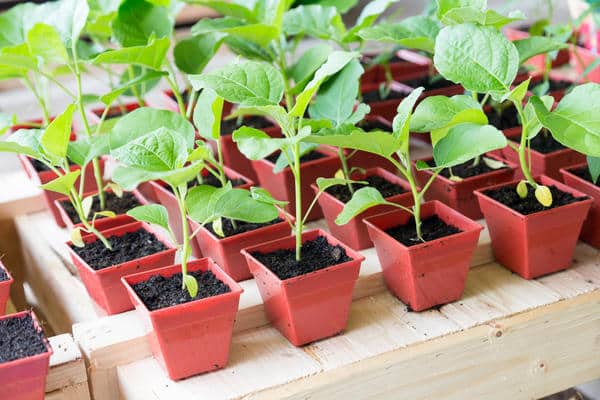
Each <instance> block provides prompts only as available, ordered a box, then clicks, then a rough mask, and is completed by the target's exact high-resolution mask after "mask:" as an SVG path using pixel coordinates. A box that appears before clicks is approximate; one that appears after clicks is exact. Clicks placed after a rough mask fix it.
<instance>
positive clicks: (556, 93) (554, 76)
mask: <svg viewBox="0 0 600 400" xmlns="http://www.w3.org/2000/svg"><path fill="white" fill-rule="evenodd" d="M548 77H549V78H550V81H551V82H552V81H567V82H573V76H572V74H566V73H564V72H563V71H562V70H558V71H550V74H549V76H548ZM543 79H544V76H543V73H535V74H532V75H531V83H530V84H529V88H530V89H531V87H532V86H533V85H534V84H536V83H539V82H542V80H543ZM573 83H574V82H573ZM548 94H549V95H550V96H552V97H554V101H555V102H559V101H561V100H562V98H563V97H565V95H566V94H567V90H566V89H559V90H551V91H549V92H548ZM528 95H529V96H531V95H533V93H531V90H530V92H529V93H528Z"/></svg>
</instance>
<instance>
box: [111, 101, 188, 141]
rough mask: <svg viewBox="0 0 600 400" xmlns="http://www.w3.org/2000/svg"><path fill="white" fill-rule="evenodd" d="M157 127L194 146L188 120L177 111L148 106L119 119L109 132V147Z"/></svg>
mask: <svg viewBox="0 0 600 400" xmlns="http://www.w3.org/2000/svg"><path fill="white" fill-rule="evenodd" d="M159 128H168V129H170V130H173V131H175V132H177V133H178V134H179V135H180V136H182V137H183V138H184V139H185V142H186V144H187V147H188V149H190V150H191V149H192V148H193V147H194V141H195V136H196V133H195V129H194V126H193V125H192V124H191V123H190V121H188V120H187V119H186V118H185V117H183V116H181V115H180V114H178V113H175V112H172V111H168V110H158V109H154V108H149V107H141V108H138V109H136V110H134V111H132V112H130V113H128V114H127V115H125V116H124V117H122V118H120V119H119V121H118V122H117V123H116V125H115V126H114V127H113V129H112V131H111V132H110V147H111V149H113V150H114V149H116V148H118V147H120V146H123V145H124V144H126V143H128V142H130V141H132V140H134V139H136V138H139V137H140V136H143V135H146V134H147V133H150V132H152V131H155V130H156V129H159Z"/></svg>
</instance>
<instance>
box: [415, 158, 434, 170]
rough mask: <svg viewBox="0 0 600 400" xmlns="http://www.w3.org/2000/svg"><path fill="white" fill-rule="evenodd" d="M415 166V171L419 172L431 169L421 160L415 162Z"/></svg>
mask: <svg viewBox="0 0 600 400" xmlns="http://www.w3.org/2000/svg"><path fill="white" fill-rule="evenodd" d="M415 166H416V167H417V170H419V171H422V170H425V169H430V168H431V166H430V165H429V164H427V163H426V162H425V161H423V160H417V162H416V163H415Z"/></svg>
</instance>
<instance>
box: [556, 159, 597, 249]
mask: <svg viewBox="0 0 600 400" xmlns="http://www.w3.org/2000/svg"><path fill="white" fill-rule="evenodd" d="M587 167H588V166H587V164H585V163H584V164H579V165H575V166H573V167H570V168H563V169H561V170H560V172H561V174H562V176H563V179H564V181H565V184H566V185H567V186H569V187H572V188H573V189H576V190H579V191H580V192H582V193H585V194H586V195H588V196H590V197H591V198H592V199H593V203H592V207H591V208H590V212H589V213H588V216H587V219H586V220H585V222H584V223H583V228H582V229H581V235H580V236H579V237H580V239H581V240H583V241H584V242H586V243H588V244H590V245H592V246H594V247H596V248H600V187H598V186H596V185H594V184H593V183H591V182H588V181H587V180H585V179H583V178H580V177H579V176H577V175H575V174H574V173H573V172H572V171H574V170H577V169H583V168H585V169H587Z"/></svg>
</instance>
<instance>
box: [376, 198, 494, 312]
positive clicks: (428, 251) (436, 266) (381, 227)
mask: <svg viewBox="0 0 600 400" xmlns="http://www.w3.org/2000/svg"><path fill="white" fill-rule="evenodd" d="M421 213H422V218H427V217H430V216H433V215H437V216H438V217H439V218H440V219H441V220H442V221H444V222H445V223H446V224H449V225H453V226H455V227H457V228H459V229H460V230H461V232H459V233H456V234H453V235H450V236H446V237H443V238H440V239H436V240H432V241H429V242H425V243H423V244H418V245H415V246H410V247H407V246H405V245H404V244H402V243H400V242H399V241H397V240H396V239H394V238H393V237H392V236H390V235H389V234H387V233H386V230H387V229H390V228H393V227H395V226H398V225H404V224H406V223H409V222H410V221H411V214H409V213H408V212H406V211H403V210H397V211H392V212H388V213H384V214H378V215H375V216H372V217H369V218H366V219H365V221H364V223H365V224H366V225H367V228H368V232H369V235H370V237H371V240H372V241H373V243H374V244H375V250H376V251H377V257H378V258H379V262H380V263H381V269H382V271H383V278H384V280H385V283H386V285H387V287H388V289H389V290H390V291H391V292H392V293H393V294H394V295H395V296H396V297H398V298H399V299H400V300H402V302H404V303H405V304H407V305H408V306H409V307H410V308H411V309H412V310H414V311H423V310H426V309H429V308H431V307H435V306H437V305H441V304H446V303H450V302H453V301H456V300H459V299H460V298H461V297H462V294H463V292H464V288H465V283H466V279H467V273H468V271H469V265H470V263H471V258H472V256H473V252H474V251H475V248H476V247H477V242H478V240H479V234H480V232H481V230H483V227H482V226H481V225H479V224H478V223H476V222H474V221H472V220H471V219H469V218H467V217H465V216H464V215H462V214H460V213H459V212H458V211H456V210H453V209H452V208H450V207H448V206H446V205H445V204H443V203H441V202H439V201H435V200H434V201H429V202H427V203H424V204H422V206H421ZM411 223H412V222H411Z"/></svg>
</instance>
